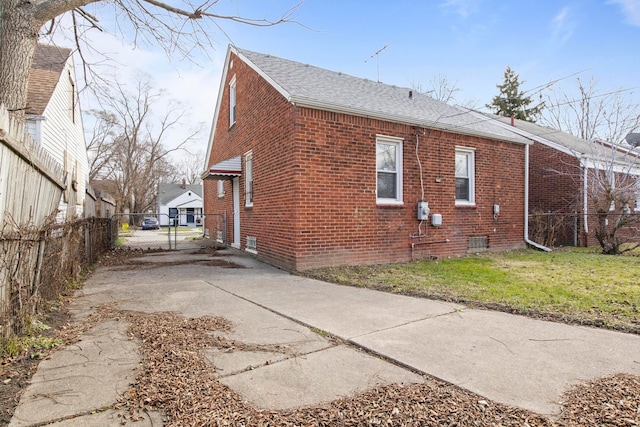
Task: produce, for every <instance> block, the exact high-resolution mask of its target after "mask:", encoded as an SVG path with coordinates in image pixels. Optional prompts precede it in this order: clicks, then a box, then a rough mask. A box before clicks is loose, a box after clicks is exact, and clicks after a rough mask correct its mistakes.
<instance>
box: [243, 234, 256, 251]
mask: <svg viewBox="0 0 640 427" xmlns="http://www.w3.org/2000/svg"><path fill="white" fill-rule="evenodd" d="M244 250H245V251H247V252H249V253H252V254H257V253H258V238H257V237H253V236H247V246H246V247H245V249H244Z"/></svg>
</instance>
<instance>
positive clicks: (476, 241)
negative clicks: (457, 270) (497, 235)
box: [467, 236, 489, 252]
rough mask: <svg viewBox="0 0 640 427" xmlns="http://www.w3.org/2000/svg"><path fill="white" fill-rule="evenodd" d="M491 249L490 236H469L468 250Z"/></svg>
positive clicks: (480, 250) (481, 250)
mask: <svg viewBox="0 0 640 427" xmlns="http://www.w3.org/2000/svg"><path fill="white" fill-rule="evenodd" d="M487 249H489V237H488V236H471V237H469V241H468V246H467V250H468V251H469V252H483V251H486V250H487Z"/></svg>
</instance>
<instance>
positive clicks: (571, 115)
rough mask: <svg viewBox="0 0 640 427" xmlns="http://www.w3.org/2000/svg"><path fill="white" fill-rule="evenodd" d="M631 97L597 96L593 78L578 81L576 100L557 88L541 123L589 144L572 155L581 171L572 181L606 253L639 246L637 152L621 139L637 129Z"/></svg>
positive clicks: (639, 111)
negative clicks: (584, 201)
mask: <svg viewBox="0 0 640 427" xmlns="http://www.w3.org/2000/svg"><path fill="white" fill-rule="evenodd" d="M631 95H632V91H629V90H626V89H617V90H614V91H609V92H605V93H601V92H600V91H599V90H598V88H597V84H596V82H595V80H594V79H593V78H591V79H589V80H588V81H587V82H586V83H585V82H584V81H583V80H581V79H579V78H578V79H577V95H576V96H575V97H574V96H571V95H569V94H567V92H565V91H563V90H560V89H556V90H555V91H554V92H552V93H551V94H550V95H548V96H547V102H546V103H545V105H546V108H545V110H544V113H543V116H542V119H541V122H542V123H544V124H546V125H548V126H550V127H552V128H555V129H559V130H562V131H565V132H567V133H570V134H572V135H574V136H576V137H579V138H581V139H583V140H585V141H587V143H588V147H589V148H588V150H586V152H579V153H576V157H577V158H578V160H579V162H580V163H581V164H583V165H584V166H583V168H582V169H581V170H580V171H576V172H575V176H574V180H575V181H576V182H578V183H579V184H580V188H584V190H585V197H586V198H587V201H586V202H587V203H586V209H587V212H585V214H586V217H592V218H596V221H595V222H594V221H590V222H591V224H592V225H593V234H594V235H595V237H596V239H597V240H598V243H599V244H600V246H601V247H602V252H603V253H605V254H620V253H622V252H626V251H628V250H632V249H634V248H635V247H637V246H638V230H637V229H638V226H639V225H640V218H639V217H638V212H637V210H638V208H640V206H639V205H638V201H639V199H640V152H639V151H638V149H637V148H635V147H633V146H631V145H629V144H627V143H626V142H625V137H626V136H627V135H628V134H629V133H630V132H633V131H634V130H635V129H637V128H638V127H639V126H640V104H639V103H638V102H635V101H634V100H633V99H632V98H631ZM564 173H567V172H566V171H565V172H564ZM569 173H570V172H569Z"/></svg>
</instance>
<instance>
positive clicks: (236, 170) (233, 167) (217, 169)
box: [202, 156, 242, 180]
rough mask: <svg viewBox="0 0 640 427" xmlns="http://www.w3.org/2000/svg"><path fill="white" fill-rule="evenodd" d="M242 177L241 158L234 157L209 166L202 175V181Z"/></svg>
mask: <svg viewBox="0 0 640 427" xmlns="http://www.w3.org/2000/svg"><path fill="white" fill-rule="evenodd" d="M239 176H242V157H241V156H236V157H232V158H230V159H227V160H223V161H221V162H219V163H216V164H214V165H211V166H210V167H209V170H207V171H205V172H204V173H203V174H202V179H219V180H226V179H233V178H237V177H239Z"/></svg>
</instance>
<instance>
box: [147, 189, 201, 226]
mask: <svg viewBox="0 0 640 427" xmlns="http://www.w3.org/2000/svg"><path fill="white" fill-rule="evenodd" d="M202 207H203V201H202V185H201V184H187V183H186V182H185V180H183V181H182V183H181V184H173V183H160V184H158V214H159V215H158V221H159V222H160V226H168V225H170V224H171V225H182V226H187V227H195V226H199V225H202ZM171 220H174V222H171Z"/></svg>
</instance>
